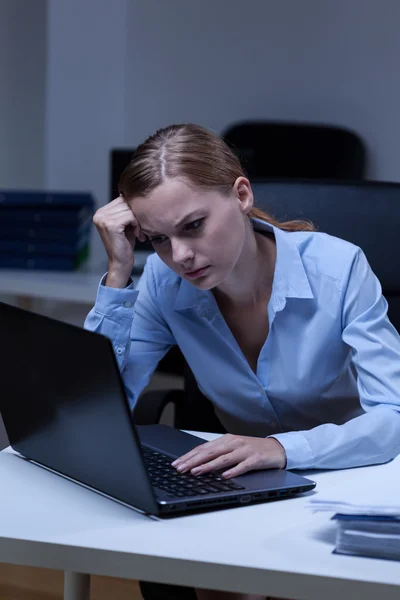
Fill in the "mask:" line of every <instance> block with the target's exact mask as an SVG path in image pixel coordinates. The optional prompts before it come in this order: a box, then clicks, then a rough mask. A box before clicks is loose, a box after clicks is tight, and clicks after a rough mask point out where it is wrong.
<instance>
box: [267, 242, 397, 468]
mask: <svg viewBox="0 0 400 600" xmlns="http://www.w3.org/2000/svg"><path fill="white" fill-rule="evenodd" d="M387 307H388V305H387V301H386V299H385V298H384V296H383V295H382V288H381V286H380V283H379V281H378V279H377V277H376V276H375V274H374V273H373V271H372V269H371V267H370V266H369V264H368V261H367V259H366V257H365V255H364V253H363V252H362V251H361V250H360V249H358V250H357V253H356V255H355V257H354V259H353V261H352V264H351V268H350V269H349V272H348V275H347V281H346V280H345V282H344V285H343V304H342V339H343V341H344V343H346V344H347V345H348V346H349V347H350V348H351V351H352V361H353V364H354V366H355V368H356V371H357V385H358V391H359V396H360V403H361V406H362V408H363V409H364V411H365V413H364V414H362V415H360V416H358V417H356V418H354V419H351V420H350V421H348V422H347V423H345V424H343V425H335V424H332V423H327V424H324V425H320V426H318V427H315V428H313V429H310V430H309V431H299V432H288V433H282V434H278V435H273V436H270V437H274V438H276V439H277V440H278V441H279V442H280V443H281V444H282V446H283V447H284V448H285V451H286V455H287V467H286V468H288V469H310V468H317V469H340V468H349V467H356V466H361V465H371V464H377V463H383V462H387V461H388V460H391V459H393V458H394V457H395V456H397V455H398V454H399V453H400V336H399V334H398V332H397V330H396V329H395V327H394V326H393V325H392V324H391V323H390V321H389V319H388V316H387Z"/></svg>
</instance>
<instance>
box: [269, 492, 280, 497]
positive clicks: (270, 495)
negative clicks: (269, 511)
mask: <svg viewBox="0 0 400 600" xmlns="http://www.w3.org/2000/svg"><path fill="white" fill-rule="evenodd" d="M277 495H278V492H269V493H268V497H269V498H274V497H275V496H277Z"/></svg>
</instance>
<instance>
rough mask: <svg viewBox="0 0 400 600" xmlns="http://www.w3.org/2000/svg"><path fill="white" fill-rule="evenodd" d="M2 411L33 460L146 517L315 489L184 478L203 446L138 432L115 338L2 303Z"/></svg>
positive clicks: (168, 430)
mask: <svg viewBox="0 0 400 600" xmlns="http://www.w3.org/2000/svg"><path fill="white" fill-rule="evenodd" d="M0 329H1V331H0V339H1V343H0V368H1V388H2V389H1V397H0V413H1V415H2V417H3V421H4V425H5V428H6V431H7V435H8V438H9V440H10V444H11V446H12V448H13V449H14V450H15V451H17V452H18V453H19V454H21V455H22V456H23V457H25V458H26V459H28V460H30V461H33V462H35V463H37V464H39V465H41V466H43V467H46V468H48V469H50V470H52V471H54V472H56V473H57V474H60V475H63V476H65V477H67V478H69V479H72V480H73V481H75V482H77V483H80V484H82V485H84V486H86V487H89V488H91V489H93V490H95V491H97V492H100V493H102V494H103V495H106V496H108V497H111V498H112V499H114V500H118V501H120V502H122V503H124V504H126V505H128V506H131V507H133V508H136V509H138V510H140V511H142V512H145V513H149V514H153V515H157V516H167V515H169V516H172V515H174V514H176V515H178V514H184V513H189V512H192V511H198V510H202V509H208V508H214V507H215V508H217V507H218V508H219V507H231V506H235V505H236V506H240V505H242V504H250V503H256V502H261V501H265V500H270V499H272V498H274V499H277V498H283V497H287V496H291V495H294V494H299V493H301V492H307V491H309V490H312V489H313V488H314V487H315V483H314V482H313V481H310V480H308V479H305V478H304V477H301V476H299V475H296V474H294V473H290V472H287V471H281V470H270V471H267V470H264V471H254V472H251V473H247V474H245V475H242V476H240V477H237V478H235V479H231V480H223V479H222V477H221V476H220V474H218V473H212V474H210V475H203V476H197V477H195V476H192V475H191V474H183V475H182V474H178V473H177V471H176V470H175V469H174V468H173V467H171V462H172V461H173V460H174V459H175V458H177V457H178V456H181V455H183V454H185V453H186V452H188V451H189V450H191V449H192V448H194V447H196V446H198V445H199V444H202V443H204V440H202V439H200V438H198V437H196V436H193V435H189V434H186V433H184V432H181V431H178V430H176V429H173V428H172V427H168V426H165V425H150V426H138V427H136V426H135V424H134V422H133V418H132V413H131V410H130V407H129V403H128V399H127V396H126V393H125V389H124V385H123V381H122V378H121V375H120V373H119V369H118V365H117V362H116V359H115V355H114V350H113V347H112V344H111V341H110V340H109V339H108V338H107V337H105V336H103V335H100V334H98V333H93V332H90V331H86V330H84V329H81V328H79V327H76V326H74V325H68V324H66V323H62V322H60V321H57V320H55V319H50V318H48V317H44V316H41V315H37V314H34V313H31V312H28V311H25V310H22V309H20V308H16V307H14V306H10V305H8V304H5V303H0Z"/></svg>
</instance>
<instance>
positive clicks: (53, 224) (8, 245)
mask: <svg viewBox="0 0 400 600" xmlns="http://www.w3.org/2000/svg"><path fill="white" fill-rule="evenodd" d="M93 214H94V200H93V197H92V196H91V194H89V193H72V192H36V191H7V190H0V268H3V269H7V268H8V269H40V270H59V271H72V270H74V269H76V268H78V267H79V266H80V265H81V264H82V263H83V262H84V261H85V260H86V259H87V258H88V256H89V248H90V233H91V224H92V218H93Z"/></svg>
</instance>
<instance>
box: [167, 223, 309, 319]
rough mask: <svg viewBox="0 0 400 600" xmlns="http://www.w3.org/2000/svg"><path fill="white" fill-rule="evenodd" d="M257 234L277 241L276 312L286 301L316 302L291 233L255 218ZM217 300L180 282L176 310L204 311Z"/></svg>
mask: <svg viewBox="0 0 400 600" xmlns="http://www.w3.org/2000/svg"><path fill="white" fill-rule="evenodd" d="M251 221H252V223H253V227H254V230H255V231H266V232H273V234H274V235H275V240H276V265H275V273H274V281H273V286H272V296H271V298H272V301H273V304H274V308H275V310H281V309H282V308H283V307H284V305H285V304H286V298H314V295H313V293H312V291H311V287H310V284H309V281H308V278H307V274H306V271H305V268H304V265H303V261H302V259H301V256H300V252H299V249H298V247H297V244H296V243H295V241H294V239H293V238H291V233H290V232H287V231H283V230H282V229H279V228H278V227H275V226H274V225H272V224H271V223H268V222H266V221H262V220H261V219H256V218H252V219H251ZM210 296H211V297H212V300H214V297H213V295H212V293H211V292H210V291H203V290H198V289H197V288H196V287H195V286H194V285H192V284H191V283H189V282H188V281H186V280H185V279H182V280H181V284H180V287H179V291H178V294H177V297H176V300H175V307H174V308H175V310H178V311H179V310H184V309H186V308H193V307H196V308H205V305H206V304H207V303H208V301H209V300H210Z"/></svg>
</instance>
